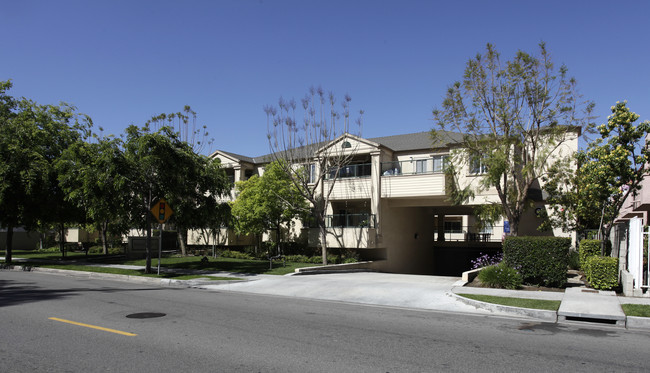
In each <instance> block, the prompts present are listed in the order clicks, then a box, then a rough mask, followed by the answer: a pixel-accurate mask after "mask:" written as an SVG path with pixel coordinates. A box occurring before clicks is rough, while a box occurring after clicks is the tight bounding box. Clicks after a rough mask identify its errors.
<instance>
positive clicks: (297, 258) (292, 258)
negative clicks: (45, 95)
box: [285, 255, 309, 263]
mask: <svg viewBox="0 0 650 373" xmlns="http://www.w3.org/2000/svg"><path fill="white" fill-rule="evenodd" d="M285 258H286V259H287V261H288V262H294V263H307V260H309V258H307V256H305V255H287V256H285Z"/></svg>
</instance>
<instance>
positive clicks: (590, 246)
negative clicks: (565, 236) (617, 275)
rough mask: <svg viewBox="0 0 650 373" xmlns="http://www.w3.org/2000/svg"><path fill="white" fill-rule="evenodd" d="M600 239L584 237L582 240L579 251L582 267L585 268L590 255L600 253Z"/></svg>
mask: <svg viewBox="0 0 650 373" xmlns="http://www.w3.org/2000/svg"><path fill="white" fill-rule="evenodd" d="M600 245H601V241H600V240H588V239H584V240H581V241H580V246H579V252H580V267H581V268H582V269H583V270H584V268H585V264H586V261H587V259H588V258H589V257H591V256H594V255H600Z"/></svg>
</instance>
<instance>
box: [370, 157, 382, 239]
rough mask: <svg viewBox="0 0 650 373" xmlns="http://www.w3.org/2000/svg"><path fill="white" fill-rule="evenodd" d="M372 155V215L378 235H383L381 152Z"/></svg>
mask: <svg viewBox="0 0 650 373" xmlns="http://www.w3.org/2000/svg"><path fill="white" fill-rule="evenodd" d="M370 155H371V157H372V158H371V159H372V160H371V165H372V166H371V168H372V169H371V175H372V176H371V180H372V181H371V187H370V213H371V214H373V215H375V220H376V223H377V226H376V229H377V234H381V216H380V213H381V152H380V151H374V152H372V153H370Z"/></svg>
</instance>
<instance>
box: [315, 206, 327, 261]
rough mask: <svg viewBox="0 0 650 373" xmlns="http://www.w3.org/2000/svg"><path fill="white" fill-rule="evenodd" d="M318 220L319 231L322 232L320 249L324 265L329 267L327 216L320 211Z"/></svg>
mask: <svg viewBox="0 0 650 373" xmlns="http://www.w3.org/2000/svg"><path fill="white" fill-rule="evenodd" d="M316 219H317V220H318V229H319V231H320V248H321V255H322V257H323V265H327V228H326V227H325V215H324V214H323V213H322V212H321V211H318V213H317V216H316Z"/></svg>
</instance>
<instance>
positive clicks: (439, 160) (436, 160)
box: [433, 155, 447, 173]
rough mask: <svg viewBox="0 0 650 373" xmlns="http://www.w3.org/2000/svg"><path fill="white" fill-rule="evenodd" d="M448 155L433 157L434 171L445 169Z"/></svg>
mask: <svg viewBox="0 0 650 373" xmlns="http://www.w3.org/2000/svg"><path fill="white" fill-rule="evenodd" d="M446 158H447V156H446V155H437V156H435V157H433V172H434V173H441V172H444V171H445V162H446V161H447V160H446Z"/></svg>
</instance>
